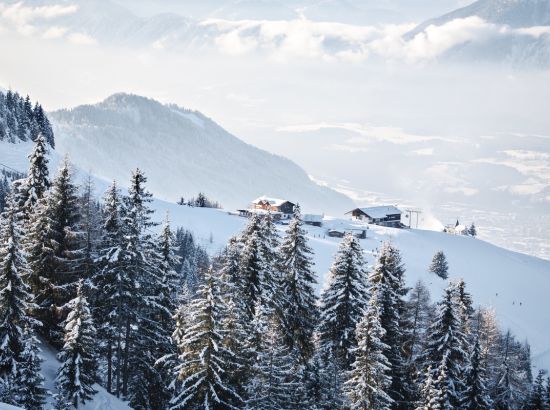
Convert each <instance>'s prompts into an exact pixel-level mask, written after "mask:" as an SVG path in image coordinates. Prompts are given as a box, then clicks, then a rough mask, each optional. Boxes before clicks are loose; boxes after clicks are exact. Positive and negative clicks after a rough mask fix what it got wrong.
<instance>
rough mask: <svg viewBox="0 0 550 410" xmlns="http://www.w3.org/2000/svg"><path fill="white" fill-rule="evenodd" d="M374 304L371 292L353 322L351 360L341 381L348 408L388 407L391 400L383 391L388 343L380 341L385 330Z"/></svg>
mask: <svg viewBox="0 0 550 410" xmlns="http://www.w3.org/2000/svg"><path fill="white" fill-rule="evenodd" d="M378 305H379V300H378V295H377V293H374V294H372V295H371V297H370V300H369V305H368V308H367V311H366V313H365V316H364V317H363V319H362V320H361V321H360V322H359V323H358V324H357V328H356V331H355V338H356V339H357V347H356V348H355V349H354V350H353V351H354V355H355V361H354V362H353V364H352V369H351V370H350V371H349V372H348V380H347V381H346V383H345V390H346V392H347V394H348V397H349V401H350V407H351V408H352V409H358V410H369V409H380V410H386V409H387V410H389V409H390V408H391V406H392V404H393V400H392V399H391V397H390V396H389V395H388V393H387V392H388V390H389V388H390V386H391V377H390V376H389V371H390V362H389V361H388V359H387V357H386V356H385V352H386V351H388V350H389V348H390V347H389V346H388V345H386V344H384V343H383V342H382V338H383V336H384V334H385V330H384V329H383V328H382V326H381V324H380V311H379V306H378Z"/></svg>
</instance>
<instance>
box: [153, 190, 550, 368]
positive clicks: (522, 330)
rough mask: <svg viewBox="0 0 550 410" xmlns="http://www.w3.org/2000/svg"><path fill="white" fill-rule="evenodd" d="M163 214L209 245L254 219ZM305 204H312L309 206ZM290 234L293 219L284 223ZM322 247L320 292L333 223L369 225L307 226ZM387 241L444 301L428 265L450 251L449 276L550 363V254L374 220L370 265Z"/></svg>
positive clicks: (177, 211) (542, 363)
mask: <svg viewBox="0 0 550 410" xmlns="http://www.w3.org/2000/svg"><path fill="white" fill-rule="evenodd" d="M154 207H155V208H156V209H157V210H158V212H157V216H156V217H157V218H158V219H159V221H160V219H161V218H162V215H164V212H165V211H166V210H169V211H170V218H171V221H172V225H173V226H174V227H175V226H182V227H184V228H187V229H189V230H191V231H193V232H194V233H195V235H196V237H197V239H198V241H199V242H200V243H201V244H202V245H204V246H205V247H206V248H207V249H208V251H209V252H211V253H216V252H218V251H220V250H221V249H222V248H223V246H224V245H225V243H226V242H227V240H228V239H229V237H230V236H232V235H234V234H236V233H238V232H239V231H240V230H241V229H242V228H243V227H244V226H245V224H246V222H247V220H246V218H242V217H239V216H235V215H232V214H229V213H228V212H226V211H224V210H219V209H208V208H189V207H186V206H179V205H175V204H174V205H172V204H168V203H166V202H162V201H156V202H155V203H154ZM304 211H307V209H305V210H304ZM278 228H279V230H280V231H281V232H280V233H281V234H283V231H284V229H285V226H282V225H278ZM304 228H305V229H306V230H307V232H308V236H309V242H310V246H311V247H312V248H313V250H314V252H315V271H316V272H317V274H318V278H319V285H318V291H320V290H321V288H322V286H323V284H324V282H325V279H326V277H327V272H328V270H329V268H330V265H331V264H332V261H333V257H334V254H335V253H336V250H337V247H338V244H339V243H340V241H341V239H339V238H330V237H328V236H327V235H326V233H327V231H328V230H331V229H337V230H353V229H357V230H362V229H366V228H367V225H366V224H364V223H361V222H356V221H349V220H345V219H339V218H329V217H325V219H324V220H323V227H315V226H305V227H304ZM383 241H391V242H392V243H393V244H394V245H395V246H397V248H399V249H400V250H401V252H402V255H403V261H404V263H405V266H406V269H407V272H406V281H407V285H408V286H413V285H414V283H415V282H416V281H418V280H422V281H424V282H425V283H426V285H427V286H428V288H429V289H430V292H431V294H432V300H438V299H439V297H440V296H441V295H442V291H443V289H444V288H445V286H446V284H447V282H446V281H444V280H442V279H440V278H439V277H437V276H435V275H434V274H431V273H429V272H428V266H429V265H430V262H431V260H432V258H433V255H434V254H435V253H436V252H437V251H439V250H442V251H443V252H444V253H445V255H446V257H447V260H448V262H449V279H450V280H453V279H458V278H463V279H464V280H465V281H466V285H467V288H468V290H469V291H470V292H471V294H472V296H473V298H474V302H475V303H476V304H479V305H481V306H484V307H490V308H494V309H495V311H496V314H497V318H498V320H499V323H500V325H501V327H502V328H503V329H507V328H509V329H510V330H512V332H513V333H514V334H516V335H517V337H518V339H519V340H523V339H527V340H528V341H529V343H530V344H531V348H532V354H533V362H534V365H535V366H537V367H541V368H546V369H550V328H549V327H548V323H550V298H548V293H549V291H550V261H546V260H543V259H539V258H535V257H532V256H528V255H524V254H520V253H516V252H512V251H509V250H506V249H503V248H500V247H497V246H495V245H492V244H490V243H488V242H485V241H482V240H479V239H475V238H472V237H466V236H462V235H449V234H445V233H442V232H434V231H426V230H416V229H395V228H386V227H381V226H376V225H368V230H367V238H366V239H362V240H361V245H362V247H363V249H364V250H365V257H366V260H367V261H368V263H369V264H371V265H372V263H373V262H374V255H375V252H376V249H377V248H379V247H380V244H381V243H382V242H383Z"/></svg>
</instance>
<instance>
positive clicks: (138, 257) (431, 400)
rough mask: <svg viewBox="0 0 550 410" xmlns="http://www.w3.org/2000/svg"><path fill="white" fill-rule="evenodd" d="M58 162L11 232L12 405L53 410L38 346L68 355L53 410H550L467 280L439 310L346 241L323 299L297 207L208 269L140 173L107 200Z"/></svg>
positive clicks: (0, 358)
mask: <svg viewBox="0 0 550 410" xmlns="http://www.w3.org/2000/svg"><path fill="white" fill-rule="evenodd" d="M45 152H46V140H45V139H44V138H43V137H39V138H37V139H36V143H35V148H34V150H33V153H31V155H30V156H29V159H30V166H29V172H28V176H27V177H26V178H25V179H23V180H19V181H16V182H15V183H14V184H13V186H12V188H11V192H10V194H9V195H8V198H7V204H6V208H5V210H4V213H3V215H2V218H1V230H0V239H1V241H0V244H1V247H0V341H1V343H2V347H3V349H2V350H1V351H0V401H4V402H7V403H10V404H14V405H19V406H21V407H23V408H26V409H40V408H43V406H44V401H45V397H46V391H45V390H44V388H43V386H42V380H43V379H42V376H41V374H40V366H41V359H40V355H39V341H38V340H39V338H42V339H43V340H44V341H46V342H47V343H49V344H51V345H52V346H54V347H55V348H57V349H58V350H59V360H60V361H61V366H60V367H59V370H58V374H57V379H56V387H57V389H56V390H57V394H56V398H55V408H56V409H73V408H78V407H79V406H80V405H82V404H83V403H85V402H87V401H88V400H90V399H91V398H92V397H93V395H94V394H95V387H94V386H95V384H96V383H99V384H101V385H102V386H104V387H105V388H106V389H107V390H108V391H109V392H110V393H112V394H114V395H116V396H118V397H121V398H122V399H124V400H128V401H129V403H130V405H131V406H132V407H133V408H135V409H174V410H176V409H304V408H308V409H340V408H341V409H348V408H350V409H363V410H366V409H377V410H378V409H418V410H429V409H430V410H431V409H434V410H435V409H457V408H458V409H510V410H511V409H548V408H549V406H550V386H549V382H548V380H546V379H545V377H544V374H543V373H542V372H541V373H539V374H538V375H537V377H536V378H535V379H534V380H533V376H532V373H531V368H532V367H531V357H530V349H529V345H528V344H527V343H522V342H520V341H518V340H517V339H516V338H515V337H514V336H513V335H512V334H511V333H510V332H508V331H507V332H503V331H501V330H500V329H499V328H498V326H497V322H496V319H495V315H494V312H492V311H491V310H487V309H481V308H478V309H476V308H475V306H474V302H473V300H472V298H471V296H470V294H469V293H468V291H467V289H466V284H465V283H464V281H462V280H458V281H453V282H450V283H449V284H448V286H447V288H446V289H445V291H444V292H443V294H442V296H441V298H440V300H439V301H437V303H435V304H433V303H432V302H431V300H430V294H429V291H428V289H427V288H426V286H425V285H424V284H423V283H422V282H418V283H416V284H415V286H414V287H412V288H408V287H407V286H406V284H405V273H406V271H405V267H404V264H403V263H402V260H401V255H400V252H399V250H398V249H397V248H395V247H394V246H393V245H392V244H390V243H385V244H383V245H382V246H381V247H380V249H379V250H378V252H377V257H376V262H375V264H374V266H372V267H368V266H367V263H366V261H365V259H364V252H363V250H362V248H361V244H360V241H359V240H358V239H357V238H354V237H353V236H352V235H347V236H346V237H345V238H344V239H343V240H342V242H341V243H340V245H339V248H338V251H337V253H336V255H335V257H334V262H333V264H332V266H331V268H330V271H329V274H328V281H327V283H326V285H325V286H324V288H323V290H322V292H321V295H320V296H319V297H318V296H317V294H316V292H315V288H316V286H317V278H316V274H315V272H314V263H313V256H314V255H313V251H312V249H311V248H310V246H309V245H308V239H307V235H306V231H305V229H304V226H303V222H302V218H301V214H300V208H299V206H297V207H296V210H295V213H294V217H293V219H292V221H291V222H290V224H289V225H288V226H287V227H286V230H285V232H284V234H283V235H280V234H279V232H278V230H277V229H276V228H275V225H274V223H273V220H272V219H271V218H270V217H269V215H268V216H267V217H264V218H260V217H259V216H258V215H252V216H251V218H250V220H249V221H248V224H247V225H246V227H245V228H244V229H243V231H242V232H240V233H239V234H238V235H236V236H234V237H232V238H230V240H229V241H228V243H227V245H226V246H225V248H224V249H223V251H222V252H220V253H219V254H217V255H214V256H213V257H211V258H210V257H208V255H207V254H206V252H205V251H204V249H202V248H201V247H199V246H197V245H196V243H195V241H194V239H193V236H192V235H191V233H189V232H187V231H185V230H183V229H181V228H180V229H178V230H176V231H175V232H174V231H173V229H172V228H171V226H170V223H169V220H168V218H166V219H165V221H164V223H163V224H162V226H160V227H156V226H155V225H156V224H155V223H154V222H153V219H152V218H153V213H154V211H153V209H152V207H151V201H152V196H151V194H150V193H149V192H148V191H147V189H146V187H145V184H146V181H147V180H146V177H145V175H144V174H143V173H142V172H141V171H140V170H139V169H138V170H135V171H134V172H133V173H132V177H131V180H130V184H129V188H128V190H127V192H125V193H123V192H122V191H121V190H120V189H119V188H118V187H117V185H116V183H114V182H113V184H112V185H111V186H110V187H109V188H108V190H107V192H106V193H105V195H104V198H103V201H101V202H99V201H97V200H96V199H95V197H94V195H93V189H92V186H91V185H92V184H91V181H90V180H88V181H87V183H85V184H84V187H83V188H81V189H79V187H78V186H77V185H76V184H75V182H74V176H73V173H72V170H71V166H70V164H69V162H68V160H65V161H64V162H63V163H62V164H61V167H60V169H59V171H58V172H57V174H56V175H55V177H54V178H53V179H52V180H51V181H50V179H49V174H48V168H47V157H46V155H45ZM443 262H445V263H443ZM436 265H437V266H436ZM446 267H447V265H446V261H444V260H442V258H441V257H438V258H437V264H435V265H434V267H433V270H434V272H435V271H436V270H437V269H438V272H439V271H443V270H445V271H446ZM443 268H445V269H443Z"/></svg>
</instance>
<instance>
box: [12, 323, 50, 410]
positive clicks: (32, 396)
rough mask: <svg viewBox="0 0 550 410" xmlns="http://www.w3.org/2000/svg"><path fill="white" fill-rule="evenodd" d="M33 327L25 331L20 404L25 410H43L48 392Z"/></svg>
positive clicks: (20, 377)
mask: <svg viewBox="0 0 550 410" xmlns="http://www.w3.org/2000/svg"><path fill="white" fill-rule="evenodd" d="M38 343H39V342H38V339H37V338H36V336H35V334H34V331H33V328H32V326H27V328H26V329H25V350H23V353H22V362H21V366H20V368H19V369H20V370H19V373H18V375H17V379H18V385H19V387H18V392H17V395H18V404H19V405H20V406H21V407H23V408H25V409H41V408H42V406H43V405H44V403H45V402H46V395H47V391H46V389H45V388H44V376H42V374H41V372H40V371H41V363H42V359H41V358H40V356H39V352H40V348H39V347H38Z"/></svg>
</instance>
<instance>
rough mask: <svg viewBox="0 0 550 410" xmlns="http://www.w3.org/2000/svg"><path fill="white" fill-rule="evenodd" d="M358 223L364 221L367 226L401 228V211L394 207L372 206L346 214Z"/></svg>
mask: <svg viewBox="0 0 550 410" xmlns="http://www.w3.org/2000/svg"><path fill="white" fill-rule="evenodd" d="M349 214H351V216H352V217H353V218H354V219H356V220H358V221H365V222H367V223H369V224H374V225H381V226H389V227H392V228H402V227H403V226H404V225H403V224H402V223H401V211H400V210H399V209H398V208H396V207H395V206H391V205H390V206H372V207H369V208H355V209H354V210H352V211H349V212H346V215H349Z"/></svg>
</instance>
